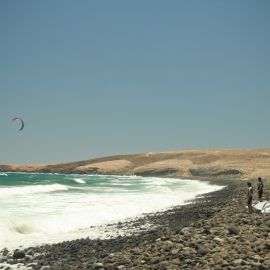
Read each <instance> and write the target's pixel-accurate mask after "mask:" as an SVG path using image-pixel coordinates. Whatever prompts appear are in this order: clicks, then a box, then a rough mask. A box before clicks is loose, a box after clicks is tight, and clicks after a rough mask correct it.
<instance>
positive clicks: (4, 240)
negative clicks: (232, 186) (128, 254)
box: [0, 173, 222, 250]
mask: <svg viewBox="0 0 270 270" xmlns="http://www.w3.org/2000/svg"><path fill="white" fill-rule="evenodd" d="M221 188H222V186H216V185H209V184H208V183H207V182H201V181H197V180H179V179H172V178H158V177H140V176H115V175H107V176H104V175H75V174H47V173H0V250H1V249H3V248H9V249H13V248H17V247H29V246H36V245H41V244H46V243H47V244H50V243H57V242H61V241H65V240H73V239H77V238H83V237H90V238H93V239H94V238H106V237H107V236H106V235H107V234H106V233H105V230H102V228H103V227H102V226H104V225H106V224H113V223H117V222H119V221H126V220H129V219H133V218H136V217H140V216H142V215H144V214H147V213H153V212H156V211H162V210H166V209H169V208H171V207H173V206H176V205H182V204H185V203H186V202H187V200H190V199H193V198H195V197H196V196H197V195H200V194H204V193H208V192H212V191H215V190H218V189H221ZM112 233H113V232H112Z"/></svg>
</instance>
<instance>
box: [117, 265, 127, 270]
mask: <svg viewBox="0 0 270 270" xmlns="http://www.w3.org/2000/svg"><path fill="white" fill-rule="evenodd" d="M117 269H118V270H124V269H126V266H125V265H119V266H117Z"/></svg>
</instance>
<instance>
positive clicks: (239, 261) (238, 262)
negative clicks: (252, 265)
mask: <svg viewBox="0 0 270 270" xmlns="http://www.w3.org/2000/svg"><path fill="white" fill-rule="evenodd" d="M242 261H243V260H242V259H236V260H234V261H233V264H234V265H240V264H241V263H242Z"/></svg>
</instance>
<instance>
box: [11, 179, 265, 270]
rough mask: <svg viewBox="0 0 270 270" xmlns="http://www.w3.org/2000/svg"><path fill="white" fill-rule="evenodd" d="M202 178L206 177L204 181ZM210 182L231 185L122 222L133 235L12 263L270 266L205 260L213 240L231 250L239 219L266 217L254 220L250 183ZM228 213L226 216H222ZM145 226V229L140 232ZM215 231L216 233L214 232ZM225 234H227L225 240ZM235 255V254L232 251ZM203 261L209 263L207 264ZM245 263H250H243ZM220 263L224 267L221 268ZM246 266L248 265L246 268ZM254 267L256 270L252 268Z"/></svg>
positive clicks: (47, 248)
mask: <svg viewBox="0 0 270 270" xmlns="http://www.w3.org/2000/svg"><path fill="white" fill-rule="evenodd" d="M202 181H206V180H205V179H202ZM208 182H210V183H211V184H219V185H223V186H224V185H226V187H225V188H223V189H221V190H218V191H214V192H211V193H207V194H204V195H203V196H200V197H198V198H196V199H194V200H192V201H190V204H186V205H182V206H176V207H173V208H171V209H169V210H166V211H164V212H156V213H152V214H146V215H145V216H143V217H141V218H138V219H135V220H132V221H128V222H119V223H118V224H116V226H117V228H118V229H119V231H120V230H121V229H127V230H128V229H130V228H133V229H136V228H137V229H138V231H137V232H136V233H133V234H131V235H126V236H120V235H119V236H117V237H115V238H111V239H105V240H101V239H96V240H91V239H87V238H86V239H78V240H72V241H65V242H62V243H57V244H51V245H44V246H40V247H32V248H27V249H25V250H23V251H19V252H22V253H23V254H24V256H22V258H14V254H13V256H11V255H12V254H7V256H6V259H8V258H9V260H8V261H9V263H11V264H15V263H20V264H21V265H22V266H23V265H24V266H27V267H29V269H42V267H43V269H63V270H64V269H179V268H177V267H180V266H181V268H180V269H201V267H202V266H204V267H206V266H207V267H208V268H203V269H269V268H268V266H270V261H269V260H268V261H267V260H266V261H262V258H263V257H260V259H258V262H257V261H256V260H255V261H254V260H253V261H252V262H253V263H257V264H258V265H257V266H256V265H252V264H251V263H250V264H249V263H248V261H245V260H243V259H241V260H242V261H241V262H240V259H239V258H238V259H239V261H238V262H237V261H236V262H233V261H229V260H228V258H227V263H226V260H225V259H224V258H223V259H221V258H219V256H218V258H219V262H217V260H216V261H213V260H212V262H211V260H210V261H207V260H205V259H206V257H207V255H209V254H211V258H212V257H213V250H212V249H211V248H210V247H208V248H207V245H205V243H206V242H209V241H210V243H212V244H213V245H214V246H213V248H214V250H215V255H216V253H217V254H223V253H224V252H225V251H224V252H223V253H222V247H223V249H224V250H226V248H225V246H226V245H225V239H223V238H224V237H225V236H228V237H229V235H230V234H228V232H227V231H226V230H228V228H229V226H236V227H237V226H239V222H240V225H241V222H242V221H241V220H242V219H244V220H245V221H244V224H245V225H247V224H249V223H250V222H253V221H254V220H252V219H253V218H255V217H256V218H255V219H256V220H259V219H260V214H259V216H257V215H258V214H254V217H251V219H250V218H249V216H248V214H246V213H245V193H244V192H245V185H246V182H245V181H240V180H234V181H232V180H225V179H223V180H220V179H219V180H216V181H214V180H211V181H208ZM267 186H268V183H267ZM224 211H225V212H224ZM222 212H224V214H223V215H222V216H220V213H222ZM255 215H256V216H255ZM220 218H222V225H223V227H222V229H220V230H217V231H215V228H219V226H220V225H221V224H218V223H220V221H219V220H218V219H220ZM239 218H240V221H239ZM261 218H263V216H261ZM269 221H270V219H269ZM147 224H150V225H151V228H150V229H148V230H145V229H144V226H145V225H147ZM211 224H212V225H213V226H212V225H211ZM262 224H263V223H262ZM269 225H270V224H269ZM252 226H253V225H252ZM139 228H143V229H142V230H141V231H140V229H139ZM196 230H202V232H198V231H197V233H195V231H196ZM211 230H214V231H213V232H211ZM225 231H226V232H225ZM219 233H223V234H224V235H223V237H222V238H221V237H220V235H219ZM247 236H248V235H247ZM269 236H270V228H269V232H267V237H269ZM232 237H233V239H235V241H238V240H237V239H241V237H242V238H243V236H241V235H239V233H238V234H236V235H233V236H232ZM200 238H201V239H200ZM215 238H216V239H215ZM244 238H245V237H244ZM194 239H195V240H194ZM269 239H270V238H269ZM263 240H265V239H262V241H263ZM204 242H205V243H204ZM265 243H266V244H267V243H268V242H265ZM265 243H263V244H265ZM208 244H209V243H208ZM218 247H219V248H221V250H219V249H218ZM267 247H268V246H267ZM269 248H270V246H269ZM230 249H231V248H229V250H227V251H226V252H227V253H226V252H225V255H226V254H227V255H228V256H229V254H230ZM153 250H154V251H153ZM206 250H208V251H206ZM232 250H234V249H232ZM262 251H263V252H265V254H267V256H268V255H270V250H269V251H267V248H266V249H265V248H264V247H263V248H262ZM17 252H18V251H17ZM200 253H202V254H204V255H202V254H200ZM240 255H241V256H245V254H243V253H240V254H238V255H237V256H238V257H239V256H240ZM255 255H256V254H255ZM255 255H254V256H255ZM228 256H227V257H228ZM241 256H240V257H241ZM15 257H16V256H15ZM19 257H20V256H19ZM216 257H217V255H216ZM229 257H231V258H234V257H233V256H231V255H230V256H229ZM266 258H267V257H266ZM269 258H270V257H269ZM235 260H237V259H234V261H235ZM203 261H205V262H204V264H203ZM243 261H244V262H247V263H245V264H244V265H242V263H243ZM236 263H239V265H235V264H236ZM259 264H260V265H261V266H260V265H259ZM218 265H219V266H220V267H221V268H217V266H218ZM233 265H234V266H239V267H240V268H226V267H231V266H232V267H233ZM264 265H266V268H262V267H264ZM242 266H243V267H245V268H241V267H242ZM248 266H250V267H253V268H247V267H248ZM213 267H215V268H213ZM254 267H261V268H254Z"/></svg>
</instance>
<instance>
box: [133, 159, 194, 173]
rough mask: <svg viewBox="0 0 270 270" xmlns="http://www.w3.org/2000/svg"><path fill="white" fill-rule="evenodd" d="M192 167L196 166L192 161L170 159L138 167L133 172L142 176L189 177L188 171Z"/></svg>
mask: <svg viewBox="0 0 270 270" xmlns="http://www.w3.org/2000/svg"><path fill="white" fill-rule="evenodd" d="M192 166H194V164H193V163H192V161H190V160H176V159H168V160H164V161H158V162H153V163H149V164H147V165H144V166H140V167H137V168H135V169H134V170H133V171H134V174H136V175H142V176H157V175H167V176H169V175H175V174H179V175H183V176H188V169H189V168H190V167H192Z"/></svg>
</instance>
